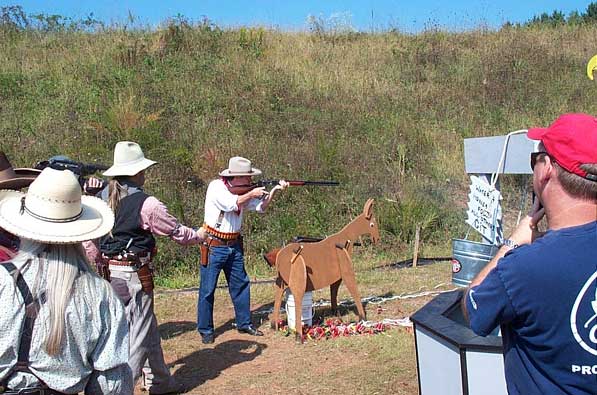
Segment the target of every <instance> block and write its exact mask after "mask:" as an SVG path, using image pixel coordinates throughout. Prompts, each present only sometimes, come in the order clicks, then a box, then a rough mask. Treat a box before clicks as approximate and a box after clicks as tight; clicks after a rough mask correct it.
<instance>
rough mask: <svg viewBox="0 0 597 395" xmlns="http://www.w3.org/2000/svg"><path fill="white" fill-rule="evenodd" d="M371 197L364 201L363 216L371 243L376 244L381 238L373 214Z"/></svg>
mask: <svg viewBox="0 0 597 395" xmlns="http://www.w3.org/2000/svg"><path fill="white" fill-rule="evenodd" d="M373 203H374V200H373V199H369V200H367V201H366V202H365V207H363V216H364V219H365V221H366V222H368V226H369V235H370V236H371V241H372V242H373V244H377V243H379V242H380V240H381V238H380V237H379V224H378V222H377V219H376V218H375V216H374V215H373ZM366 233H367V232H365V231H363V233H362V234H366Z"/></svg>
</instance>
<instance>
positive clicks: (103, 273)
mask: <svg viewBox="0 0 597 395" xmlns="http://www.w3.org/2000/svg"><path fill="white" fill-rule="evenodd" d="M97 274H99V275H100V277H101V278H103V279H104V280H106V281H110V267H109V265H108V261H107V260H103V259H102V260H101V261H100V262H98V263H97Z"/></svg>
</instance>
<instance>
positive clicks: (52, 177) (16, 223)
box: [0, 167, 114, 244]
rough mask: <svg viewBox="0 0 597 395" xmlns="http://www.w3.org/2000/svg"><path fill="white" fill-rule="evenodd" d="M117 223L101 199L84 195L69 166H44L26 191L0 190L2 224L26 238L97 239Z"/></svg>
mask: <svg viewBox="0 0 597 395" xmlns="http://www.w3.org/2000/svg"><path fill="white" fill-rule="evenodd" d="M113 226H114V213H113V212H112V210H111V209H110V207H108V205H107V204H106V203H105V202H103V201H102V200H101V199H98V198H96V197H92V196H82V194H81V186H80V185H79V182H78V181H77V178H76V177H75V175H74V174H73V173H72V172H71V171H69V170H55V169H52V168H49V167H48V168H46V169H44V170H43V171H42V172H41V174H40V175H39V176H38V177H37V178H36V179H35V181H33V182H32V183H31V185H30V186H29V189H28V191H27V193H26V194H25V193H22V192H18V191H9V190H2V191H0V227H2V228H4V229H5V230H6V231H7V232H9V233H12V234H14V235H15V236H18V237H20V238H23V239H29V240H35V241H39V242H42V243H49V244H72V243H78V242H82V241H85V240H93V239H97V238H99V237H101V236H103V235H105V234H107V233H108V232H110V230H111V229H112V227H113Z"/></svg>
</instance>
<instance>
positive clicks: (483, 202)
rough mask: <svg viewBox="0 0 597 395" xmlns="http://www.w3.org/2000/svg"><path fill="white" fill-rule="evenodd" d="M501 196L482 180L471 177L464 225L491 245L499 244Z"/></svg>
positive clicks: (501, 236) (501, 234) (502, 237)
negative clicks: (471, 228)
mask: <svg viewBox="0 0 597 395" xmlns="http://www.w3.org/2000/svg"><path fill="white" fill-rule="evenodd" d="M501 200H502V194H501V193H500V191H498V190H497V189H495V188H494V187H492V186H491V185H490V184H489V183H488V182H487V181H486V180H485V179H484V178H481V177H478V176H471V186H470V192H469V194H468V211H467V212H466V214H467V219H466V223H467V224H469V225H470V226H472V227H473V229H475V230H476V231H477V232H479V233H481V235H482V236H483V237H484V238H485V239H487V240H488V241H489V242H490V243H492V244H501V243H502V241H503V239H504V236H503V233H502V206H501V205H500V201H501Z"/></svg>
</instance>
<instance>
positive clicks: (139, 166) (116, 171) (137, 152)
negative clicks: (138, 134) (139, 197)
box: [103, 141, 157, 177]
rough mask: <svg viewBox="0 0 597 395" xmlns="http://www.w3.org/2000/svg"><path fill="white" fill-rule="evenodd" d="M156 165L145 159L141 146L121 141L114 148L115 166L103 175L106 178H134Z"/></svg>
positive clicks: (154, 162)
mask: <svg viewBox="0 0 597 395" xmlns="http://www.w3.org/2000/svg"><path fill="white" fill-rule="evenodd" d="M156 163H157V162H156V161H153V160H150V159H147V158H146V157H145V155H144V154H143V151H142V150H141V147H140V146H139V144H137V143H134V142H132V141H119V142H118V143H116V147H114V164H113V165H112V167H110V168H109V169H108V170H106V171H105V172H104V173H103V174H104V176H106V177H117V176H134V175H135V174H137V173H139V172H141V171H143V170H145V169H147V168H148V167H149V166H153V165H155V164H156Z"/></svg>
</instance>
